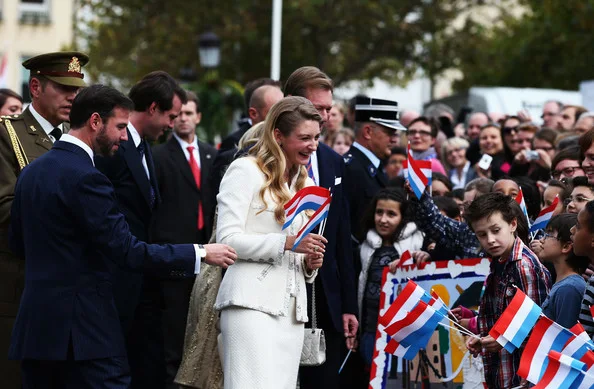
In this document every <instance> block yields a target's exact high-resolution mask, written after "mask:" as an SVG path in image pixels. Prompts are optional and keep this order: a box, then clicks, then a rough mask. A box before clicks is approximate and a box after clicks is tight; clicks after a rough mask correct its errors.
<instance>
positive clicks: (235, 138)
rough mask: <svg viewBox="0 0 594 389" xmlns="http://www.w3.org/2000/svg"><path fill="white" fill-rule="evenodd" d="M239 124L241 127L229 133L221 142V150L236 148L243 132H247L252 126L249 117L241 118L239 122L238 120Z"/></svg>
mask: <svg viewBox="0 0 594 389" xmlns="http://www.w3.org/2000/svg"><path fill="white" fill-rule="evenodd" d="M237 124H238V127H239V128H238V129H237V130H235V131H233V132H232V133H230V134H229V135H227V137H226V138H225V139H223V141H222V142H221V146H220V147H219V151H220V152H222V151H226V150H231V149H235V148H236V147H237V144H238V143H239V140H240V139H241V137H242V136H243V134H245V133H246V132H247V130H249V129H250V128H251V127H252V125H251V124H250V122H249V121H248V118H243V119H241V120H240V121H239V122H237Z"/></svg>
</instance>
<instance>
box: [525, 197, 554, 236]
mask: <svg viewBox="0 0 594 389" xmlns="http://www.w3.org/2000/svg"><path fill="white" fill-rule="evenodd" d="M557 204H559V196H556V197H555V200H553V203H552V204H551V205H549V206H548V207H546V208H543V209H542V210H541V211H540V213H539V214H538V217H537V218H536V220H535V221H534V224H533V225H532V227H530V232H534V231H538V230H544V229H545V228H546V227H547V224H549V221H550V220H551V218H552V217H553V213H554V212H555V208H557Z"/></svg>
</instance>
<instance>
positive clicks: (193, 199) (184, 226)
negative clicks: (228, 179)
mask: <svg viewBox="0 0 594 389" xmlns="http://www.w3.org/2000/svg"><path fill="white" fill-rule="evenodd" d="M198 150H199V154H200V189H198V187H197V186H196V182H195V181H194V176H193V175H192V170H191V169H190V165H189V163H188V160H187V159H186V156H185V154H184V151H183V150H182V148H181V146H180V144H179V142H178V141H177V139H175V138H174V137H171V139H170V140H169V141H168V142H167V143H165V144H162V145H159V146H156V147H155V148H154V150H153V158H154V160H155V173H156V175H157V182H158V183H159V193H160V194H161V196H162V197H161V204H160V205H159V207H158V208H157V209H156V210H155V212H154V214H153V221H152V225H151V242H156V243H163V242H166V243H206V242H207V241H208V239H209V238H210V234H211V232H212V224H213V211H214V208H215V205H214V204H213V199H214V195H213V194H212V192H213V189H212V186H211V177H210V174H211V171H212V164H213V162H214V159H215V155H216V153H217V151H216V149H215V148H214V147H212V146H211V145H209V144H207V143H204V142H198ZM200 202H202V210H203V212H204V228H203V230H202V231H198V227H197V224H198V204H199V203H200Z"/></svg>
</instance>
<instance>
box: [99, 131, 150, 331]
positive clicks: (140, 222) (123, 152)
mask: <svg viewBox="0 0 594 389" xmlns="http://www.w3.org/2000/svg"><path fill="white" fill-rule="evenodd" d="M145 157H146V162H147V165H148V168H149V173H150V176H151V181H152V185H153V189H154V191H155V198H156V199H155V206H157V204H158V203H159V202H160V195H159V187H158V185H157V181H156V177H155V168H154V165H153V158H152V153H151V148H150V147H147V148H146V154H145ZM95 165H96V166H97V169H99V171H101V172H102V173H103V174H105V175H106V176H107V178H109V180H110V181H111V183H112V185H113V187H114V191H115V194H116V201H117V203H118V206H119V209H120V212H122V213H123V214H124V216H125V217H126V222H127V223H128V225H129V226H130V231H131V232H132V234H134V236H136V237H138V239H141V240H144V241H148V240H149V229H150V222H151V217H152V214H153V210H152V209H151V208H150V201H151V200H150V198H151V192H150V190H151V189H150V185H151V182H150V181H149V179H148V177H147V176H146V171H145V170H144V166H143V165H142V159H141V158H140V153H139V152H138V150H137V149H136V146H135V145H134V141H133V140H132V135H131V134H130V131H129V130H128V140H127V141H125V142H121V143H120V147H119V149H118V151H117V152H116V153H115V155H114V156H113V157H109V158H104V157H99V156H95ZM114 272H115V281H114V294H115V301H116V305H117V308H118V312H119V314H120V317H121V319H122V323H123V324H124V326H126V327H127V324H126V323H128V321H129V320H130V319H131V318H132V317H133V315H134V311H135V309H136V306H137V305H138V301H139V299H140V294H141V291H142V274H139V273H131V272H129V271H126V270H124V269H118V268H116V269H114Z"/></svg>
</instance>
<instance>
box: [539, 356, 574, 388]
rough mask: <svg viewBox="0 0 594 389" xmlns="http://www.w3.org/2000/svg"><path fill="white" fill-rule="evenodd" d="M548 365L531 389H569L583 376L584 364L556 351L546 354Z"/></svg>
mask: <svg viewBox="0 0 594 389" xmlns="http://www.w3.org/2000/svg"><path fill="white" fill-rule="evenodd" d="M548 358H549V365H548V366H547V369H546V371H545V373H544V375H543V376H542V380H540V382H538V383H537V384H536V385H535V386H534V387H533V389H569V388H572V387H574V386H573V384H574V381H575V380H576V378H578V377H579V376H580V375H582V374H584V370H585V368H586V364H585V363H584V362H581V361H578V360H577V359H573V358H571V357H569V356H567V355H563V354H561V353H559V352H558V351H552V350H551V351H550V352H549V354H548Z"/></svg>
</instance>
